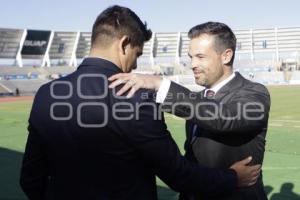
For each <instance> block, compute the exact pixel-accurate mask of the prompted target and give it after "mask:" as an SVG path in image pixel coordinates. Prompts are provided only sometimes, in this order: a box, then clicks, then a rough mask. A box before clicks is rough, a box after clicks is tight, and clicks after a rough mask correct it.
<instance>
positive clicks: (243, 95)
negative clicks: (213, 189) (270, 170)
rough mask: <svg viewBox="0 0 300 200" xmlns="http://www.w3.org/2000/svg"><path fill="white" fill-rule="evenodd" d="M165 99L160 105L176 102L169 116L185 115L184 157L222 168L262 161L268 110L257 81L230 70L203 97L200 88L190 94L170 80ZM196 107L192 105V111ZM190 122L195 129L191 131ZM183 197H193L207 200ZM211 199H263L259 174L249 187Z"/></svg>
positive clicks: (262, 87)
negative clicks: (232, 75) (229, 75)
mask: <svg viewBox="0 0 300 200" xmlns="http://www.w3.org/2000/svg"><path fill="white" fill-rule="evenodd" d="M178 94H180V95H178ZM176 95H177V96H176ZM167 97H168V98H167V99H166V101H165V109H170V105H174V104H175V103H176V104H177V105H178V106H175V107H174V108H173V111H174V114H176V115H177V116H181V117H185V118H189V120H187V123H186V134H187V135H186V136H187V140H186V143H185V150H186V155H185V156H186V157H187V158H188V159H189V160H191V161H194V162H198V163H199V164H201V165H204V166H207V167H218V168H228V167H229V166H231V165H232V164H233V163H234V162H236V161H238V160H242V159H244V158H246V157H247V156H250V155H251V156H253V161H252V164H262V162H263V157H264V151H265V137H266V132H267V125H268V116H269V109H270V96H269V93H268V91H267V89H266V88H265V87H264V86H263V85H261V84H258V83H254V82H251V81H249V80H246V79H245V78H243V77H242V76H241V75H240V74H239V73H236V76H235V78H234V79H233V80H231V81H230V82H229V83H227V84H226V85H225V86H224V87H222V88H221V89H220V90H219V91H218V92H217V94H216V96H215V98H214V99H206V98H204V91H202V92H201V93H193V92H190V91H189V90H187V89H186V88H184V87H182V86H180V85H177V84H175V83H172V84H171V86H170V90H169V94H168V96H167ZM196 105H198V109H194V108H196ZM197 116H198V117H197ZM195 124H197V126H196V127H197V129H195V130H196V131H195V132H194V133H193V131H194V130H193V129H194V125H195ZM193 134H194V136H193ZM185 195H187V194H182V195H181V196H182V199H189V198H188V197H185V198H184V196H185ZM189 195H190V196H194V197H197V198H196V199H206V198H207V197H205V195H196V194H194V195H191V194H189ZM201 197H202V198H201ZM190 199H192V198H190ZM207 199H213V198H207ZM215 199H240V200H242V199H243V200H244V199H249V200H255V199H267V198H266V195H265V192H264V188H263V182H262V176H260V177H259V179H258V182H257V183H256V184H255V185H254V186H251V187H248V188H240V189H237V190H236V191H234V192H233V193H231V194H228V195H223V196H220V197H218V198H215Z"/></svg>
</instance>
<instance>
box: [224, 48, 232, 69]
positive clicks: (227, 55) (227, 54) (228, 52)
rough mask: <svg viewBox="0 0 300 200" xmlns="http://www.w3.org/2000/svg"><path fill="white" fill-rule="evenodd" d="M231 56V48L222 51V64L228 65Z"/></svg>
mask: <svg viewBox="0 0 300 200" xmlns="http://www.w3.org/2000/svg"><path fill="white" fill-rule="evenodd" d="M232 57H233V51H232V49H226V50H225V51H224V52H223V53H222V62H223V65H228V64H229V63H230V61H231V59H232Z"/></svg>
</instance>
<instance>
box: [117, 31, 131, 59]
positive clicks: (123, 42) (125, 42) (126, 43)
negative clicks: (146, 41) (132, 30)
mask: <svg viewBox="0 0 300 200" xmlns="http://www.w3.org/2000/svg"><path fill="white" fill-rule="evenodd" d="M129 47H130V38H129V37H128V36H127V35H124V36H123V37H122V38H121V39H120V42H119V49H120V51H121V52H122V54H123V55H125V54H126V51H127V49H128V48H129Z"/></svg>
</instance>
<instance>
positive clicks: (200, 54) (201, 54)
mask: <svg viewBox="0 0 300 200" xmlns="http://www.w3.org/2000/svg"><path fill="white" fill-rule="evenodd" d="M188 56H189V57H190V58H191V57H192V55H191V54H190V53H188ZM195 56H196V57H197V56H205V54H203V53H197V54H195Z"/></svg>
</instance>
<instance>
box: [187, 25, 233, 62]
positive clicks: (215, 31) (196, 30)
mask: <svg viewBox="0 0 300 200" xmlns="http://www.w3.org/2000/svg"><path fill="white" fill-rule="evenodd" d="M202 34H208V35H213V36H214V37H215V50H216V52H218V53H221V52H223V51H224V50H225V49H232V51H233V57H232V59H231V61H230V62H229V64H230V65H232V64H233V61H234V55H235V48H236V37H235V35H234V33H233V31H232V30H231V29H230V28H229V27H228V26H227V25H226V24H223V23H220V22H206V23H203V24H199V25H197V26H194V27H193V28H191V29H190V30H189V33H188V37H189V38H190V39H193V38H196V37H199V36H200V35H202Z"/></svg>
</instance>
